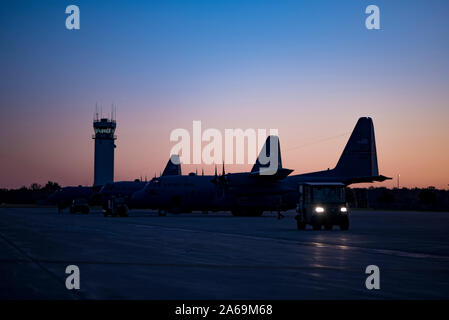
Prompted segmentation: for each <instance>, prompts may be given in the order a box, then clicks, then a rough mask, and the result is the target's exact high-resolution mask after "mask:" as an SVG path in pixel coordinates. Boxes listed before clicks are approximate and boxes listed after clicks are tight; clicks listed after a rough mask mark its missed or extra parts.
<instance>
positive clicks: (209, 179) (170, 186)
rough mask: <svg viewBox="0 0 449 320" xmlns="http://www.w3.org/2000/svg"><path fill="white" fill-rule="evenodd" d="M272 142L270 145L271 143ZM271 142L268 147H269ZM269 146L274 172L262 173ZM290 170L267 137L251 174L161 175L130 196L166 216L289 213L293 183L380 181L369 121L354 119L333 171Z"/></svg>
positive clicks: (294, 192)
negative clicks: (197, 212)
mask: <svg viewBox="0 0 449 320" xmlns="http://www.w3.org/2000/svg"><path fill="white" fill-rule="evenodd" d="M272 140H273V141H272ZM272 143H274V144H272ZM270 145H272V146H277V148H276V149H277V150H276V151H277V154H278V157H277V161H276V162H277V163H276V167H277V170H274V172H272V174H265V173H267V172H266V171H267V170H269V168H270V162H269V161H268V162H267V163H266V164H265V162H266V161H261V159H262V158H261V157H262V156H263V155H264V153H265V157H264V158H263V159H271V158H270V155H271V153H270ZM292 171H293V170H291V169H286V168H283V167H282V158H281V152H280V144H279V138H278V137H276V136H269V137H268V138H267V140H266V142H265V145H264V147H263V148H262V150H261V153H260V154H259V157H258V158H257V160H256V163H255V165H254V166H253V168H252V170H251V172H242V173H229V174H225V173H224V166H223V173H222V175H221V176H218V175H217V172H216V169H215V176H210V175H209V176H197V175H196V174H190V175H188V176H162V177H160V178H157V179H153V180H152V181H150V182H149V183H148V184H147V185H146V186H145V188H144V189H142V190H139V191H137V192H136V193H134V194H133V196H132V202H136V203H139V205H140V207H147V208H150V209H158V210H159V213H160V214H164V213H166V212H167V211H170V212H190V211H193V210H201V211H222V210H223V211H231V212H232V213H233V215H249V216H258V215H261V214H262V213H263V211H264V210H270V211H285V210H289V209H294V208H295V207H296V204H297V202H298V185H299V184H300V183H304V182H339V183H343V184H344V185H349V184H352V183H361V182H374V181H384V180H386V179H390V178H387V177H385V176H382V175H379V172H378V165H377V153H376V143H375V138H374V126H373V121H372V119H371V118H360V119H359V120H358V122H357V124H356V126H355V128H354V130H353V132H352V134H351V137H350V138H349V141H348V143H347V144H346V147H345V149H344V151H343V153H342V155H341V157H340V159H339V161H338V163H337V165H336V166H335V168H334V169H332V170H330V169H328V170H324V171H318V172H312V173H305V174H298V175H293V176H289V174H290V173H291V172H292Z"/></svg>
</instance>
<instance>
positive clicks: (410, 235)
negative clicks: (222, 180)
mask: <svg viewBox="0 0 449 320" xmlns="http://www.w3.org/2000/svg"><path fill="white" fill-rule="evenodd" d="M350 216H351V226H350V230H349V231H340V230H338V228H337V227H335V228H334V230H332V231H325V230H322V231H313V230H305V231H299V230H297V229H296V223H295V220H294V219H293V217H294V213H293V212H289V213H287V214H286V217H285V218H284V219H281V220H278V219H277V218H276V214H274V213H273V214H272V213H269V212H267V213H264V216H263V217H233V216H231V215H230V214H229V213H224V212H218V213H209V214H202V213H192V214H177V215H176V214H169V215H168V216H166V217H158V216H157V214H156V213H155V212H150V211H144V210H137V211H133V210H131V211H130V216H129V217H126V218H120V217H104V216H103V214H102V213H101V211H100V210H93V211H92V212H91V213H90V214H87V215H85V214H69V213H68V212H67V210H66V211H65V212H64V213H62V214H59V213H58V212H57V210H56V208H0V299H2V300H5V299H7V300H9V299H448V298H449V213H447V212H439V213H436V212H399V211H397V212H380V211H378V212H376V211H353V212H351V213H350ZM68 265H76V266H78V267H79V270H80V289H79V290H68V289H67V288H66V286H65V281H66V277H68V274H66V273H65V269H66V267H67V266H68ZM369 265H376V266H378V267H379V270H380V289H378V290H376V289H372V290H368V289H367V288H366V286H365V280H366V278H367V277H368V276H369V275H368V274H366V273H365V270H366V267H367V266H369Z"/></svg>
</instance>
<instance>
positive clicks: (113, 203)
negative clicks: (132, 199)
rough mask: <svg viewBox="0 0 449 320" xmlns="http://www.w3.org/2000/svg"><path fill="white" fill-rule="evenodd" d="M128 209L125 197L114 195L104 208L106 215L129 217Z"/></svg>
mask: <svg viewBox="0 0 449 320" xmlns="http://www.w3.org/2000/svg"><path fill="white" fill-rule="evenodd" d="M128 210H129V209H128V206H127V204H126V201H125V198H123V197H115V196H112V197H111V198H110V199H109V200H108V202H107V207H106V208H104V216H105V217H107V216H109V215H110V216H112V217H116V216H119V217H127V216H128Z"/></svg>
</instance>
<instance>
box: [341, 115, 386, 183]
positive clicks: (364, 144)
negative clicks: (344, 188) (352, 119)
mask: <svg viewBox="0 0 449 320" xmlns="http://www.w3.org/2000/svg"><path fill="white" fill-rule="evenodd" d="M334 172H335V173H336V174H337V175H338V176H342V177H343V176H346V177H377V176H379V169H378V165H377V152H376V140H375V138H374V125H373V120H372V119H371V118H367V117H364V118H360V119H359V120H358V121H357V124H356V125H355V128H354V130H353V131H352V134H351V137H350V138H349V140H348V143H347V144H346V147H345V149H344V150H343V153H342V155H341V157H340V159H339V160H338V163H337V165H336V167H335V169H334Z"/></svg>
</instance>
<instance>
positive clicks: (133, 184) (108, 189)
mask: <svg viewBox="0 0 449 320" xmlns="http://www.w3.org/2000/svg"><path fill="white" fill-rule="evenodd" d="M176 175H181V164H180V160H179V155H172V156H171V157H170V159H169V160H168V162H167V165H166V166H165V169H164V171H163V172H162V177H166V176H176ZM146 184H147V182H146V181H141V180H138V179H137V180H134V181H118V182H112V183H107V184H105V185H104V186H103V187H102V188H101V189H100V192H99V194H100V196H101V203H102V206H103V208H106V206H107V203H108V200H110V199H112V198H123V200H124V201H125V203H126V204H127V206H128V207H130V208H132V207H139V206H138V203H136V205H133V203H131V202H130V201H129V200H130V197H131V196H132V194H134V193H135V192H136V191H138V190H141V189H143V188H144V187H145V185H146Z"/></svg>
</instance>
